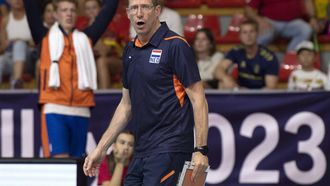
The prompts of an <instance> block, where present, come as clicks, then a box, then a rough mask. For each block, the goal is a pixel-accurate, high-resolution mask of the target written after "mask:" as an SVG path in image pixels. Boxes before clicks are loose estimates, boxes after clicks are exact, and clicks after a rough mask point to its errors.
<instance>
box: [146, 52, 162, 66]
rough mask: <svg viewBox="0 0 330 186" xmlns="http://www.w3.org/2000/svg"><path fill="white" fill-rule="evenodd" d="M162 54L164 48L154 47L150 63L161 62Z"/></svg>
mask: <svg viewBox="0 0 330 186" xmlns="http://www.w3.org/2000/svg"><path fill="white" fill-rule="evenodd" d="M161 56H162V50H158V49H153V50H152V51H151V55H150V58H149V63H154V64H159V62H160V58H161Z"/></svg>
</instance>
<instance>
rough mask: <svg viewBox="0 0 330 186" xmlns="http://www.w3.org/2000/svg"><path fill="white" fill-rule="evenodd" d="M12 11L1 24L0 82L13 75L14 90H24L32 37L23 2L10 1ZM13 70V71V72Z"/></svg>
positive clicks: (20, 0) (19, 0)
mask: <svg viewBox="0 0 330 186" xmlns="http://www.w3.org/2000/svg"><path fill="white" fill-rule="evenodd" d="M8 3H9V5H10V8H11V9H10V11H9V13H8V15H5V16H4V17H3V19H2V22H1V32H0V33H1V36H0V37H1V38H0V39H1V40H2V41H1V43H2V45H1V47H2V48H1V49H0V51H2V52H4V54H3V56H2V57H1V59H0V80H1V77H2V76H3V73H4V74H11V86H12V88H23V81H22V80H21V77H22V74H23V68H24V63H25V62H26V61H27V59H28V57H29V54H30V52H31V51H30V50H31V48H30V46H31V47H32V46H33V45H34V44H33V42H32V36H31V32H30V29H29V25H28V22H27V19H26V15H25V10H24V5H23V0H8ZM11 69H12V70H11Z"/></svg>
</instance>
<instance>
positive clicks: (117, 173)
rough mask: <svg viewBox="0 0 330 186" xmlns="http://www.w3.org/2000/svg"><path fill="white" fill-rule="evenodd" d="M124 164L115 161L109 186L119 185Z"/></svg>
mask: <svg viewBox="0 0 330 186" xmlns="http://www.w3.org/2000/svg"><path fill="white" fill-rule="evenodd" d="M123 171H124V164H122V163H116V167H115V170H114V171H113V174H112V177H111V180H110V184H109V186H121V180H122V179H121V178H122V176H123Z"/></svg>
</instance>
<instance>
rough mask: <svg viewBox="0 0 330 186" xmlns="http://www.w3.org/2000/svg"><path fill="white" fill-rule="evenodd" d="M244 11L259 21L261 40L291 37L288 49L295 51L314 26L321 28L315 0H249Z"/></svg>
mask: <svg viewBox="0 0 330 186" xmlns="http://www.w3.org/2000/svg"><path fill="white" fill-rule="evenodd" d="M306 11H307V12H306ZM306 13H307V14H308V22H306V21H305V20H304V16H305V15H306ZM245 14H246V16H247V17H248V18H249V19H252V20H254V21H256V22H258V24H259V28H260V34H259V37H258V43H259V44H261V45H265V46H267V45H268V44H269V43H271V42H272V41H273V40H274V39H276V38H277V37H279V36H280V37H284V38H289V39H290V43H289V45H288V48H287V51H295V48H296V47H297V45H298V44H299V43H300V42H301V41H304V40H308V39H310V37H311V35H312V32H313V29H314V31H316V32H318V21H317V19H316V17H315V10H314V4H313V0H250V1H248V5H247V6H246V8H245Z"/></svg>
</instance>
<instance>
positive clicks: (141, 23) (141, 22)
mask: <svg viewBox="0 0 330 186" xmlns="http://www.w3.org/2000/svg"><path fill="white" fill-rule="evenodd" d="M136 24H137V25H138V26H143V25H144V21H138V22H137V23H136Z"/></svg>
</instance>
